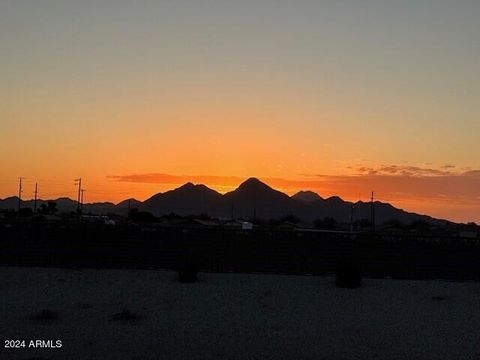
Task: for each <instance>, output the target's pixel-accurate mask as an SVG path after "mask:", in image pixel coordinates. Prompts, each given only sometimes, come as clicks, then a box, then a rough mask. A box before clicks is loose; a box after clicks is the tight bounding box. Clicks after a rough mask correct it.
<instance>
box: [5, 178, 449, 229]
mask: <svg viewBox="0 0 480 360" xmlns="http://www.w3.org/2000/svg"><path fill="white" fill-rule="evenodd" d="M47 201H48V200H37V207H39V206H40V204H42V203H46V202H47ZM50 201H56V202H57V207H58V210H59V211H61V212H68V211H75V210H76V208H77V202H76V201H74V200H72V199H69V198H65V197H63V198H58V199H53V200H50ZM129 202H130V208H138V209H139V210H143V211H149V212H151V213H152V214H154V215H156V216H161V215H165V214H169V213H177V214H178V215H199V214H207V215H210V216H213V217H224V218H230V217H234V218H254V217H256V218H261V219H280V218H282V217H285V216H290V215H293V216H295V217H297V218H299V219H301V220H303V221H308V222H311V221H313V220H315V219H320V218H325V217H332V218H334V219H335V220H336V221H338V222H341V223H347V222H349V221H350V217H351V212H352V206H353V211H354V217H355V218H356V219H369V218H370V206H371V204H370V203H369V202H367V203H366V202H361V201H359V202H356V203H353V202H350V201H345V200H343V199H341V198H340V197H338V196H332V197H329V198H327V199H324V198H322V197H320V196H319V195H318V194H316V193H314V192H312V191H308V190H307V191H300V192H298V193H297V194H295V195H293V196H291V197H290V196H288V195H287V194H285V193H283V192H281V191H278V190H276V189H274V188H272V187H270V186H269V185H267V184H265V183H263V182H262V181H260V180H259V179H257V178H249V179H247V180H246V181H244V182H243V183H241V184H240V185H239V186H238V187H237V188H236V189H235V190H233V191H230V192H227V193H225V194H223V195H222V194H221V193H219V192H217V191H215V190H213V189H210V188H209V187H207V186H206V185H203V184H193V183H191V182H188V183H186V184H184V185H182V186H180V187H177V188H175V189H172V190H169V191H166V192H163V193H157V194H154V195H152V196H151V197H150V198H148V199H146V200H145V201H143V202H142V201H139V200H135V199H126V200H123V201H121V202H119V203H117V204H113V203H110V202H102V203H88V204H84V205H83V208H84V211H85V212H91V213H99V214H105V213H117V214H123V215H125V213H126V211H128V210H127V209H128V208H129V206H128V203H129ZM17 206H18V197H16V196H11V197H8V198H5V199H3V200H2V199H0V208H3V209H6V208H10V209H16V208H17ZM22 206H23V207H33V200H25V201H23V202H22ZM375 213H376V221H377V223H383V222H387V221H390V220H398V221H401V222H404V223H408V222H412V221H416V220H422V221H427V222H429V223H440V222H445V221H446V220H443V219H435V218H433V217H431V216H428V215H422V214H416V213H413V212H408V211H405V210H403V209H399V208H396V207H394V206H393V205H391V204H389V203H383V202H379V201H377V202H375Z"/></svg>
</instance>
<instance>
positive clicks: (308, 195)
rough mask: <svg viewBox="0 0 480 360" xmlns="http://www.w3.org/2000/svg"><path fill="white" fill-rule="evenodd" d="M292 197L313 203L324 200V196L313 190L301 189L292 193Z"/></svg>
mask: <svg viewBox="0 0 480 360" xmlns="http://www.w3.org/2000/svg"><path fill="white" fill-rule="evenodd" d="M292 199H294V200H298V201H303V202H306V203H311V202H314V201H317V200H323V198H322V197H321V196H320V195H318V194H317V193H316V192H313V191H308V190H307V191H299V192H297V193H296V194H295V195H292Z"/></svg>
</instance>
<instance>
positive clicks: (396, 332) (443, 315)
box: [0, 267, 480, 360]
mask: <svg viewBox="0 0 480 360" xmlns="http://www.w3.org/2000/svg"><path fill="white" fill-rule="evenodd" d="M199 278H200V281H198V282H196V283H192V284H185V283H180V282H178V281H177V274H176V273H174V272H171V271H154V270H96V269H46V268H15V267H9V268H0V283H1V300H0V334H1V338H2V348H1V350H0V359H31V360H33V359H37V360H40V359H69V360H70V359H82V360H83V359H129V360H132V359H189V360H190V359H455V360H459V359H479V358H480V291H479V290H480V284H479V283H475V282H464V283H459V282H446V281H405V280H392V279H365V280H364V284H363V286H362V287H361V288H358V289H339V288H335V287H334V278H332V277H314V276H286V275H260V274H211V273H201V274H199ZM44 310H46V311H44ZM22 339H23V340H26V345H27V347H26V348H18V349H5V348H4V347H5V341H6V340H22ZM37 339H40V340H53V343H55V341H56V340H61V342H62V347H61V348H55V349H48V348H28V343H29V341H30V340H37Z"/></svg>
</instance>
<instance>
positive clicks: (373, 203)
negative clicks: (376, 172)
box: [370, 191, 375, 231]
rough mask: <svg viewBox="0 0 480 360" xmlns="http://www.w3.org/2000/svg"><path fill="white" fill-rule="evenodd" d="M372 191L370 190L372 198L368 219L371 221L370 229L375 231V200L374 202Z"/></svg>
mask: <svg viewBox="0 0 480 360" xmlns="http://www.w3.org/2000/svg"><path fill="white" fill-rule="evenodd" d="M373 195H374V193H373V191H372V198H371V200H370V221H371V223H372V231H375V202H374V197H373Z"/></svg>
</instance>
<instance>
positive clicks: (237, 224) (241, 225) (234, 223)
mask: <svg viewBox="0 0 480 360" xmlns="http://www.w3.org/2000/svg"><path fill="white" fill-rule="evenodd" d="M222 225H223V226H224V227H226V228H229V229H238V230H253V224H252V223H251V222H249V221H243V220H228V221H225V222H223V223H222Z"/></svg>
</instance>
